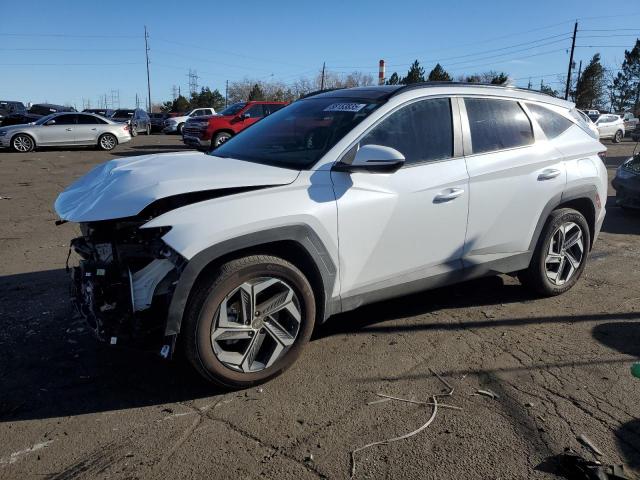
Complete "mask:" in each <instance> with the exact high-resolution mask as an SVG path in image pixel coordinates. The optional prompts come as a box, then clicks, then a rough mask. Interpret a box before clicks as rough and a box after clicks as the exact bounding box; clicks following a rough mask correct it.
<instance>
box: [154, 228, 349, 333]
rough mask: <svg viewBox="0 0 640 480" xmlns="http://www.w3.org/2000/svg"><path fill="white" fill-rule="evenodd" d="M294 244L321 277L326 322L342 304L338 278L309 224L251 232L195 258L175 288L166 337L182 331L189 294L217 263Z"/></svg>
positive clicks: (203, 252)
mask: <svg viewBox="0 0 640 480" xmlns="http://www.w3.org/2000/svg"><path fill="white" fill-rule="evenodd" d="M286 240H288V241H294V242H297V243H298V244H300V245H301V246H302V248H304V249H305V250H306V252H307V253H308V254H309V255H310V256H311V258H312V259H313V261H314V263H315V264H316V267H317V268H318V271H319V272H320V275H321V276H322V283H323V287H324V297H325V306H324V318H323V320H326V319H327V318H328V317H329V316H330V315H332V314H334V313H337V312H339V311H340V302H339V301H337V300H336V301H333V300H332V299H331V296H332V294H333V288H334V284H335V280H336V275H337V268H336V266H335V264H334V263H333V260H332V259H331V256H330V255H329V252H328V251H327V249H326V247H325V246H324V244H323V243H322V240H320V238H319V237H318V235H317V234H316V232H314V231H313V229H312V228H311V227H309V226H308V225H303V224H297V225H288V226H284V227H278V228H274V229H271V230H264V231H261V232H255V233H250V234H248V235H243V236H241V237H238V238H234V239H231V240H227V241H224V242H222V243H219V244H216V245H212V246H211V247H209V248H207V249H205V250H203V251H202V252H200V253H198V254H197V255H196V256H195V257H193V258H192V259H191V260H190V261H189V263H187V266H186V267H185V269H184V271H183V272H182V275H180V279H179V280H178V284H177V285H176V289H175V291H174V293H173V297H172V298H171V304H170V305H169V312H168V315H167V323H166V326H165V335H177V334H178V333H179V332H180V325H181V324H182V316H183V314H184V311H185V308H186V305H187V300H188V299H189V294H190V293H191V290H192V288H193V285H194V283H195V281H196V279H197V278H198V276H199V275H200V273H201V272H202V271H203V270H204V268H205V267H206V266H207V265H209V264H210V263H211V262H213V261H214V260H216V259H218V258H220V257H222V256H224V255H227V254H229V253H233V252H235V251H238V250H242V249H245V248H250V247H256V246H259V245H263V244H266V243H273V242H278V241H286Z"/></svg>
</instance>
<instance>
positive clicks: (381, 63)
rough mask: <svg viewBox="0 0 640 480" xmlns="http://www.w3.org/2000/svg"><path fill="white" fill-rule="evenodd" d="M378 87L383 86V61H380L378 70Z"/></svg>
mask: <svg viewBox="0 0 640 480" xmlns="http://www.w3.org/2000/svg"><path fill="white" fill-rule="evenodd" d="M378 85H384V60H380V69H379V70H378Z"/></svg>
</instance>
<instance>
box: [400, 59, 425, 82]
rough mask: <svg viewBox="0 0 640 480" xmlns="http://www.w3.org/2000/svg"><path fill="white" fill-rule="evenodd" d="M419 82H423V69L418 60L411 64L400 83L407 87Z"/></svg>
mask: <svg viewBox="0 0 640 480" xmlns="http://www.w3.org/2000/svg"><path fill="white" fill-rule="evenodd" d="M420 82H424V68H422V67H421V66H420V63H419V62H418V60H416V61H415V62H413V63H412V64H411V66H410V67H409V71H408V72H407V76H406V77H404V78H403V79H402V81H401V82H400V83H402V84H404V85H409V84H411V83H420Z"/></svg>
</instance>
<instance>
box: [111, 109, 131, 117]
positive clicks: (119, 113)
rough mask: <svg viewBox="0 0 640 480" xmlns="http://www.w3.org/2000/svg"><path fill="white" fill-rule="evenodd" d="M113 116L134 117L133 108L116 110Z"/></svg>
mask: <svg viewBox="0 0 640 480" xmlns="http://www.w3.org/2000/svg"><path fill="white" fill-rule="evenodd" d="M112 116H113V117H114V118H131V117H133V110H116V112H115V113H114V114H113V115H112Z"/></svg>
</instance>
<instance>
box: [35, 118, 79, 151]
mask: <svg viewBox="0 0 640 480" xmlns="http://www.w3.org/2000/svg"><path fill="white" fill-rule="evenodd" d="M53 120H55V122H56V123H55V124H53V125H43V126H42V127H41V128H40V129H39V131H38V143H39V144H40V145H73V143H74V142H75V127H76V114H74V113H68V114H64V115H58V116H57V117H55V118H53Z"/></svg>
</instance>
